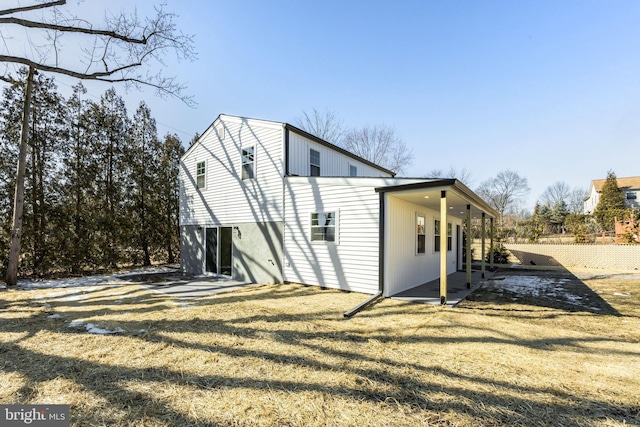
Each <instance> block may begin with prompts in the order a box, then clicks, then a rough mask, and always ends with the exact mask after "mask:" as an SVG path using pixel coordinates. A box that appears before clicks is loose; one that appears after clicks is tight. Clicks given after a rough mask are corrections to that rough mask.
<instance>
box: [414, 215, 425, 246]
mask: <svg viewBox="0 0 640 427" xmlns="http://www.w3.org/2000/svg"><path fill="white" fill-rule="evenodd" d="M424 225H425V222H424V217H423V216H420V215H417V216H416V236H417V242H416V253H418V254H423V253H425V247H426V243H427V242H426V236H425V228H424Z"/></svg>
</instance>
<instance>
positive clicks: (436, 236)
mask: <svg viewBox="0 0 640 427" xmlns="http://www.w3.org/2000/svg"><path fill="white" fill-rule="evenodd" d="M433 248H434V251H435V252H440V220H438V219H436V220H435V222H434V224H433Z"/></svg>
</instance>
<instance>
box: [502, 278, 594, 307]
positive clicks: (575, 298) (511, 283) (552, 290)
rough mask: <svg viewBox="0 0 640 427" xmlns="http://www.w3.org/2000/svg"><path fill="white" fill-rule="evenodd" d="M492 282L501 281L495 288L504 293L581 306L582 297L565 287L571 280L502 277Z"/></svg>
mask: <svg viewBox="0 0 640 427" xmlns="http://www.w3.org/2000/svg"><path fill="white" fill-rule="evenodd" d="M491 280H499V281H500V282H499V283H495V284H494V286H495V287H496V288H497V289H499V290H502V291H507V292H511V293H514V294H519V295H528V296H533V297H548V298H557V299H561V300H562V301H564V302H569V303H571V304H576V305H580V304H581V303H582V297H581V296H580V295H574V294H571V293H569V292H568V291H567V290H566V289H565V288H564V287H563V285H564V284H565V283H567V282H570V281H571V280H570V279H555V278H547V277H539V276H527V275H522V276H517V275H516V276H507V277H504V276H501V277H494V278H491V279H490V281H491Z"/></svg>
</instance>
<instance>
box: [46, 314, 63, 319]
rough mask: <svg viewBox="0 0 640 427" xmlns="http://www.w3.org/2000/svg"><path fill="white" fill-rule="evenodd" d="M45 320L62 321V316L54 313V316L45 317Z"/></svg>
mask: <svg viewBox="0 0 640 427" xmlns="http://www.w3.org/2000/svg"><path fill="white" fill-rule="evenodd" d="M47 319H62V316H60V315H59V314H58V313H56V314H52V315H50V316H47Z"/></svg>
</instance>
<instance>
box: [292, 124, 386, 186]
mask: <svg viewBox="0 0 640 427" xmlns="http://www.w3.org/2000/svg"><path fill="white" fill-rule="evenodd" d="M310 149H314V150H316V151H318V152H320V175H321V176H349V165H354V166H356V167H357V168H358V176H368V177H388V176H390V175H388V174H385V173H384V172H382V171H381V170H379V169H376V168H374V167H371V166H369V165H367V164H366V163H363V162H360V161H358V160H356V159H354V158H351V157H349V156H347V155H344V154H342V153H339V152H337V151H333V150H331V149H330V148H328V147H326V146H324V145H321V144H318V143H316V142H313V141H312V140H310V139H307V138H305V137H303V136H301V135H298V134H296V133H294V132H289V173H290V174H291V175H298V176H309V175H310V167H309V150H310Z"/></svg>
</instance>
